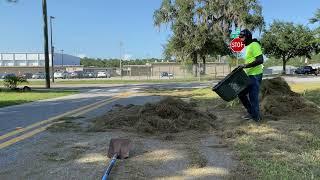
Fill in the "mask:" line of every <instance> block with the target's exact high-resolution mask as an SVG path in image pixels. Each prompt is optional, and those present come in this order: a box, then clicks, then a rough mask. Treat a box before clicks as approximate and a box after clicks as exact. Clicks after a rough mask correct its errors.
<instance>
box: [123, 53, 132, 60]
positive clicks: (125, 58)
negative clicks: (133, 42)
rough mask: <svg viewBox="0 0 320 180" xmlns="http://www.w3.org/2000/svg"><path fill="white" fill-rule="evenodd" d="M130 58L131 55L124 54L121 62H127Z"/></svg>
mask: <svg viewBox="0 0 320 180" xmlns="http://www.w3.org/2000/svg"><path fill="white" fill-rule="evenodd" d="M131 58H132V55H131V54H125V55H124V56H123V60H125V61H128V60H130V59H131Z"/></svg>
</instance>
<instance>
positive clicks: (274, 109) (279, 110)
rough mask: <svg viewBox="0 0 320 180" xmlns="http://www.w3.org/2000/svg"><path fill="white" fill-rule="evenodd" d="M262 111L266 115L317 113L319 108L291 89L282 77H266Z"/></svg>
mask: <svg viewBox="0 0 320 180" xmlns="http://www.w3.org/2000/svg"><path fill="white" fill-rule="evenodd" d="M260 99H261V111H262V113H263V115H265V116H274V117H280V116H290V115H296V114H299V113H300V114H301V113H317V112H319V108H318V107H317V106H316V105H315V104H313V103H310V102H308V101H307V100H306V99H304V98H303V97H302V96H300V95H299V94H297V93H295V92H293V91H292V90H291V89H290V86H289V85H288V83H287V82H286V81H285V80H284V79H283V78H281V77H277V78H274V79H265V80H263V81H262V85H261V97H260Z"/></svg>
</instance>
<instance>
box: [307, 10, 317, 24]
mask: <svg viewBox="0 0 320 180" xmlns="http://www.w3.org/2000/svg"><path fill="white" fill-rule="evenodd" d="M309 21H310V23H312V24H315V23H320V8H319V9H317V11H316V13H315V14H314V17H313V18H311V19H310V20H309Z"/></svg>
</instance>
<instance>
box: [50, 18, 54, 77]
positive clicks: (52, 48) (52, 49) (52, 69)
mask: <svg viewBox="0 0 320 180" xmlns="http://www.w3.org/2000/svg"><path fill="white" fill-rule="evenodd" d="M54 18H55V17H53V16H50V30H51V32H50V34H51V76H52V82H54V67H53V56H54V47H53V45H52V44H53V42H52V19H54Z"/></svg>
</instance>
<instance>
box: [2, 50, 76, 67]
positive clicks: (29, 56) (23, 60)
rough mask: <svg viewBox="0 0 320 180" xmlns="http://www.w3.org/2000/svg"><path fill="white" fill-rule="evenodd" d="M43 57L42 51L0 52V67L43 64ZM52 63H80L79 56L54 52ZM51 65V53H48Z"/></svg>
mask: <svg viewBox="0 0 320 180" xmlns="http://www.w3.org/2000/svg"><path fill="white" fill-rule="evenodd" d="M44 59H45V57H44V54H43V53H0V67H1V66H2V67H6V66H44V65H45V60H44ZM53 64H54V65H66V66H67V65H80V58H79V57H76V56H72V55H68V54H59V53H55V54H54V57H53ZM49 65H50V66H51V54H50V55H49Z"/></svg>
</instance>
